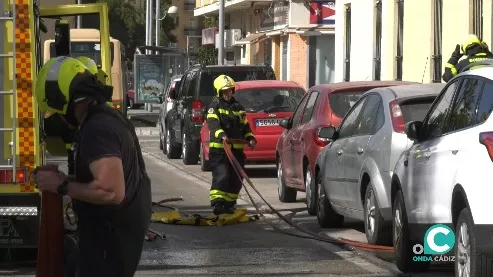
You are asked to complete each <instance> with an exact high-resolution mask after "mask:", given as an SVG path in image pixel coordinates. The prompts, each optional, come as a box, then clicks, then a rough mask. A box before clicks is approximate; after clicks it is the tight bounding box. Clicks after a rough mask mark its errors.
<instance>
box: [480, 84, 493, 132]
mask: <svg viewBox="0 0 493 277" xmlns="http://www.w3.org/2000/svg"><path fill="white" fill-rule="evenodd" d="M492 110H493V83H492V82H486V83H485V84H484V86H483V93H482V95H481V99H480V100H479V105H478V112H477V115H476V122H477V123H478V124H481V123H483V122H485V121H486V120H487V119H488V117H490V114H491V111H492Z"/></svg>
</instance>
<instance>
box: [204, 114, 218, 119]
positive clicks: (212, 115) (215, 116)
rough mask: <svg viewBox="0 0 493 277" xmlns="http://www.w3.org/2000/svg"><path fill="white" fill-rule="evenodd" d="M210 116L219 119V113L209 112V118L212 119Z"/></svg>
mask: <svg viewBox="0 0 493 277" xmlns="http://www.w3.org/2000/svg"><path fill="white" fill-rule="evenodd" d="M210 118H214V119H217V120H219V116H217V114H213V113H208V114H207V119H210Z"/></svg>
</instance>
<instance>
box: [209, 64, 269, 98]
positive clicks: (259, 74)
mask: <svg viewBox="0 0 493 277" xmlns="http://www.w3.org/2000/svg"><path fill="white" fill-rule="evenodd" d="M221 74H224V75H228V76H229V77H231V78H232V79H233V80H234V81H235V82H240V81H251V80H275V79H276V77H275V76H274V73H273V72H272V71H264V70H243V69H242V70H241V71H240V70H237V71H232V70H230V71H222V72H210V73H209V72H203V73H202V75H201V77H200V96H215V95H216V92H215V91H214V79H216V78H217V77H218V76H219V75H221Z"/></svg>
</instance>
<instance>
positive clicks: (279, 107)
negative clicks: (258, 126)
mask: <svg viewBox="0 0 493 277" xmlns="http://www.w3.org/2000/svg"><path fill="white" fill-rule="evenodd" d="M284 109H291V106H274V107H270V108H267V109H265V110H262V111H258V112H259V113H261V112H264V113H271V112H274V111H276V110H284Z"/></svg>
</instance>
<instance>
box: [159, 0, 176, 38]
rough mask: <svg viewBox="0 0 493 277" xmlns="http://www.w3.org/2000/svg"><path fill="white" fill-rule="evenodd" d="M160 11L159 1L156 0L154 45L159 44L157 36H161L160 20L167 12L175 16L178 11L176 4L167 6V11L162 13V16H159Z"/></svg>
mask: <svg viewBox="0 0 493 277" xmlns="http://www.w3.org/2000/svg"><path fill="white" fill-rule="evenodd" d="M160 13H161V1H160V0H156V46H159V38H160V36H161V22H160V21H162V20H164V19H165V18H166V16H167V15H168V14H169V15H170V16H171V17H175V16H176V14H177V13H178V8H177V7H176V6H171V7H169V8H168V12H167V13H165V14H164V16H163V17H162V18H159V15H160Z"/></svg>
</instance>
